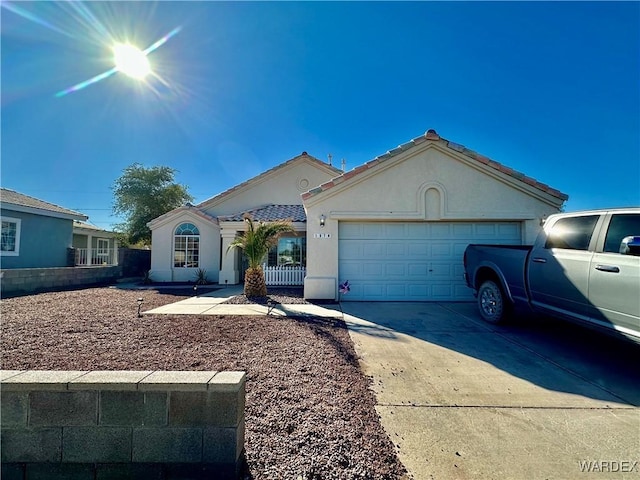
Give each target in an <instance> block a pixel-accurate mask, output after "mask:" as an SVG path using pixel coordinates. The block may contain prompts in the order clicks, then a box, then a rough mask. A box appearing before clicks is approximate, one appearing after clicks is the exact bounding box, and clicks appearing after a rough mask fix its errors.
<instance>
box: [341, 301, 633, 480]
mask: <svg viewBox="0 0 640 480" xmlns="http://www.w3.org/2000/svg"><path fill="white" fill-rule="evenodd" d="M343 309H344V312H345V320H346V321H347V323H348V325H349V329H350V333H351V336H352V338H353V340H354V343H355V345H356V350H357V352H358V354H359V356H360V357H361V361H362V365H363V368H364V370H365V373H366V374H368V375H371V376H372V378H373V387H374V390H375V392H376V395H377V399H378V406H377V410H378V413H379V414H380V416H381V419H382V424H383V425H384V428H385V429H386V431H387V433H388V434H389V436H390V437H391V439H392V441H393V442H394V443H395V444H396V446H397V448H398V452H399V455H400V459H401V461H402V462H403V463H404V465H405V466H406V467H407V469H408V470H409V471H410V473H411V474H412V475H413V477H414V478H415V479H432V478H433V479H506V478H508V479H575V478H588V479H596V478H606V479H613V478H631V479H639V480H640V347H636V346H635V345H630V344H629V345H627V344H625V343H622V342H619V341H616V340H612V339H608V338H603V336H601V335H599V334H597V333H595V332H591V331H587V330H584V329H581V328H578V327H576V326H573V325H569V324H565V323H562V322H557V321H552V320H550V319H546V318H539V317H531V318H528V319H525V320H522V321H519V322H518V323H516V324H514V325H511V326H508V327H495V326H491V325H488V324H486V323H484V322H483V321H482V320H481V319H480V317H479V315H478V314H477V312H476V307H475V304H472V303H440V304H436V303H364V302H363V303H355V302H352V303H351V302H347V303H343Z"/></svg>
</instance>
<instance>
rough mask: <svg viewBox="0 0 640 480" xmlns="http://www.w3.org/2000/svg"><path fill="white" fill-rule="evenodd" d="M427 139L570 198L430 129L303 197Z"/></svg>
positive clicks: (322, 189)
mask: <svg viewBox="0 0 640 480" xmlns="http://www.w3.org/2000/svg"><path fill="white" fill-rule="evenodd" d="M425 141H433V142H438V144H439V145H442V146H444V147H446V148H449V149H451V150H453V151H456V152H458V153H462V154H463V155H465V156H467V157H469V158H471V159H473V160H476V161H478V162H480V163H482V164H484V165H488V166H489V167H491V168H494V169H495V170H497V171H499V172H501V173H503V174H505V175H508V176H510V177H512V178H514V179H516V180H519V181H522V182H524V183H527V184H528V185H531V186H533V187H535V188H537V189H539V190H541V191H543V192H545V193H547V194H549V195H551V196H553V197H556V198H558V199H560V200H567V199H568V198H569V196H568V195H567V194H565V193H562V192H560V191H559V190H557V189H555V188H551V187H549V186H548V185H546V184H544V183H541V182H538V181H537V180H535V179H533V178H530V177H527V176H526V175H525V174H523V173H521V172H518V171H516V170H513V169H512V168H511V167H507V166H506V165H503V164H501V163H499V162H496V161H495V160H491V159H490V158H488V157H485V156H484V155H481V154H479V153H477V152H475V151H473V150H470V149H468V148H467V147H465V146H464V145H460V144H458V143H454V142H450V141H449V140H447V139H445V138H442V137H441V136H440V135H438V133H437V132H436V131H435V130H433V129H430V130H428V131H427V133H425V134H424V135H421V136H419V137H416V138H414V139H413V140H411V141H409V142H406V143H404V144H402V145H400V146H398V147H396V148H394V149H392V150H389V151H388V152H386V153H383V154H382V155H379V156H377V157H376V158H374V159H373V160H371V161H369V162H367V163H365V164H364V165H361V166H359V167H356V168H354V169H353V170H350V171H349V172H345V173H343V174H342V175H339V176H338V177H336V178H334V179H333V180H332V181H331V182H327V183H324V184H323V185H320V186H319V187H317V188H314V189H312V190H309V192H307V193H305V194H304V195H303V196H302V198H303V199H304V200H307V199H309V198H311V197H313V196H315V195H317V194H319V193H321V192H323V191H325V190H328V189H330V188H332V187H334V186H335V185H338V184H340V183H342V182H344V181H345V180H348V179H350V178H353V177H355V176H356V175H359V174H360V173H362V172H363V171H365V170H366V169H368V168H372V167H374V166H376V165H378V164H379V163H382V162H384V161H386V160H388V159H389V158H392V157H394V156H396V155H398V154H399V153H402V152H403V151H406V150H408V149H409V148H412V147H414V146H416V145H419V144H420V143H423V142H425Z"/></svg>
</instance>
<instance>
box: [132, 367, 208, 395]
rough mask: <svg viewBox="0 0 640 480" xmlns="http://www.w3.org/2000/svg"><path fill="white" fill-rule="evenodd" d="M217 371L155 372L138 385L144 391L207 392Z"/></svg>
mask: <svg viewBox="0 0 640 480" xmlns="http://www.w3.org/2000/svg"><path fill="white" fill-rule="evenodd" d="M217 373H218V372H216V371H205V372H186V371H162V372H153V373H152V374H151V375H149V376H148V377H145V378H144V379H143V380H142V381H141V382H140V383H139V385H138V387H139V390H142V391H153V390H157V391H182V392H194V391H202V392H205V391H206V390H207V384H208V383H209V381H211V379H212V378H213V377H214V376H215V375H216V374H217Z"/></svg>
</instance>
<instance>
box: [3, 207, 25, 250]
mask: <svg viewBox="0 0 640 480" xmlns="http://www.w3.org/2000/svg"><path fill="white" fill-rule="evenodd" d="M20 223H21V220H20V219H19V218H11V217H2V236H1V237H0V253H2V255H6V256H18V255H19V254H20Z"/></svg>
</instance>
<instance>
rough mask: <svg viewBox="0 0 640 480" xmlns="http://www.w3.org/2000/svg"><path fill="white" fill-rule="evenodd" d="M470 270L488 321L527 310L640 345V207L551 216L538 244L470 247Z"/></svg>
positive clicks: (467, 256)
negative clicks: (518, 308)
mask: <svg viewBox="0 0 640 480" xmlns="http://www.w3.org/2000/svg"><path fill="white" fill-rule="evenodd" d="M464 269H465V273H464V276H465V281H466V282H467V285H468V286H469V287H470V288H472V289H473V290H474V295H475V296H476V298H477V303H478V308H479V310H480V315H481V316H482V318H483V319H484V320H486V321H487V322H490V323H500V322H502V321H504V320H506V319H508V318H509V316H510V315H511V314H512V313H513V312H514V309H515V308H516V307H519V306H525V307H527V308H529V309H530V310H533V311H534V312H538V313H543V314H546V315H551V316H554V317H558V318H561V319H565V320H570V321H573V322H577V323H580V324H582V325H585V326H589V327H595V328H597V329H599V330H602V331H605V332H606V333H609V334H612V335H614V336H620V337H624V338H626V339H630V340H632V341H635V342H637V343H640V208H626V209H612V210H596V211H588V212H576V213H559V214H554V215H550V216H549V217H548V218H547V220H546V221H545V223H544V228H543V230H542V231H541V232H540V233H539V235H538V237H537V238H536V240H535V242H534V244H533V245H469V246H468V247H467V248H466V250H465V252H464Z"/></svg>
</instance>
